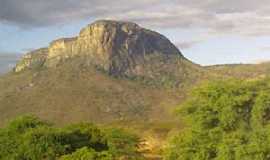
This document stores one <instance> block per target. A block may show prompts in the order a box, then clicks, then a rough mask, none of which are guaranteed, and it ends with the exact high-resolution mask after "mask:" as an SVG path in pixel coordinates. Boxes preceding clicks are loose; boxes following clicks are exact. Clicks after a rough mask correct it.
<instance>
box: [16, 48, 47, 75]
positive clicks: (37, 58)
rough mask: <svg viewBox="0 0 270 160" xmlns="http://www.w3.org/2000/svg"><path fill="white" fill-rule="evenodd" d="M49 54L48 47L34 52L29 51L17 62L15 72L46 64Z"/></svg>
mask: <svg viewBox="0 0 270 160" xmlns="http://www.w3.org/2000/svg"><path fill="white" fill-rule="evenodd" d="M47 56H48V48H41V49H38V50H35V51H32V52H29V53H27V54H26V55H24V56H23V57H22V59H21V60H20V61H19V62H18V63H17V65H16V67H15V68H14V71H15V72H20V71H23V70H25V69H37V68H40V67H42V66H43V65H44V63H45V61H46V60H47Z"/></svg>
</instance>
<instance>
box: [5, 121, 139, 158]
mask: <svg viewBox="0 0 270 160" xmlns="http://www.w3.org/2000/svg"><path fill="white" fill-rule="evenodd" d="M137 144H138V138H137V137H136V136H135V135H132V134H130V133H127V132H125V131H123V130H120V129H101V128H98V127H96V126H94V125H93V124H76V125H70V126H67V127H64V128H56V127H53V126H52V125H51V124H49V123H47V122H44V121H41V120H40V119H38V118H36V117H33V116H23V117H19V118H17V119H15V120H13V121H12V122H10V123H9V124H8V125H7V126H6V127H5V128H2V129H1V130H0V159H1V160H45V159H46V160H113V159H120V158H121V159H131V160H132V159H136V160H137V159H140V158H141V157H140V155H139V154H138V153H137V152H136V147H137Z"/></svg>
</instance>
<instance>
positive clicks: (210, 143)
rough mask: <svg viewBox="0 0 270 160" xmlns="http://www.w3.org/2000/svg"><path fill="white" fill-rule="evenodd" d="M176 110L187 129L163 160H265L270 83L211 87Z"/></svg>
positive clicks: (269, 148) (269, 149)
mask: <svg viewBox="0 0 270 160" xmlns="http://www.w3.org/2000/svg"><path fill="white" fill-rule="evenodd" d="M180 108H181V109H180V114H181V115H182V117H185V120H186V121H187V124H190V125H189V126H188V127H187V129H186V130H185V131H184V132H181V133H180V134H179V135H177V136H176V137H174V138H173V139H172V141H171V143H170V146H169V147H168V150H167V152H166V159H168V160H268V159H270V83H269V79H268V80H259V81H245V82H243V81H238V80H222V81H215V82H210V83H207V84H204V85H202V86H200V87H197V88H196V89H194V90H193V92H192V93H191V95H190V96H189V98H188V99H187V101H186V102H185V103H184V104H183V105H182V106H181V107H180Z"/></svg>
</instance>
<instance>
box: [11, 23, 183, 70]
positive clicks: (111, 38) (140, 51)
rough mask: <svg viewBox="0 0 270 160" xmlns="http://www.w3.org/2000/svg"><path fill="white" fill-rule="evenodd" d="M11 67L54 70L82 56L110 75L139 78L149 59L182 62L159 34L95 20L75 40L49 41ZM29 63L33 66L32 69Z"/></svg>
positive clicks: (140, 28) (124, 24)
mask: <svg viewBox="0 0 270 160" xmlns="http://www.w3.org/2000/svg"><path fill="white" fill-rule="evenodd" d="M27 55H29V56H28V57H27V58H23V59H22V60H21V62H19V63H18V65H17V67H16V68H15V71H16V72H20V71H22V70H24V69H29V68H35V67H34V66H37V67H41V66H46V67H54V66H56V65H59V64H60V63H61V62H63V61H64V60H65V59H70V58H73V57H84V60H85V61H86V62H87V64H92V65H95V66H98V67H99V68H102V69H104V70H105V71H107V72H109V73H110V74H116V75H139V74H141V73H142V72H143V70H144V68H145V66H146V65H147V63H148V62H149V61H152V60H153V59H159V61H162V63H167V62H168V61H167V60H168V59H169V57H174V59H175V58H176V59H184V58H183V56H182V54H181V53H180V51H179V50H178V49H177V47H175V46H174V45H173V44H172V43H171V42H170V41H169V40H168V39H167V38H166V37H164V36H163V35H161V34H159V33H157V32H154V31H151V30H148V29H145V28H142V27H140V26H139V25H137V24H135V23H132V22H121V21H112V20H99V21H96V22H94V23H92V24H90V25H88V26H87V27H85V28H83V29H82V30H81V31H80V34H79V36H78V37H74V38H63V39H59V40H56V41H53V42H52V43H51V44H50V46H49V47H48V48H46V49H42V52H40V50H37V51H34V52H31V53H29V54H27ZM33 64H35V65H34V66H33Z"/></svg>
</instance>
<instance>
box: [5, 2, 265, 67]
mask: <svg viewBox="0 0 270 160" xmlns="http://www.w3.org/2000/svg"><path fill="white" fill-rule="evenodd" d="M100 19H113V20H122V21H132V22H135V23H138V24H139V25H140V26H142V27H145V28H149V29H151V30H155V31H158V32H160V33H161V34H163V35H165V36H166V37H168V38H169V39H170V40H171V41H172V42H173V43H174V44H175V45H176V46H177V47H178V48H179V49H180V51H181V52H182V54H183V55H184V56H185V57H187V58H188V59H190V60H191V61H193V62H195V63H198V64H201V65H213V64H225V63H226V64H227V63H258V62H263V61H268V60H270V1H269V0H128V1H127V0H23V1H22V0H0V37H1V40H0V72H1V68H3V67H2V66H3V65H4V64H5V66H6V67H7V66H12V65H14V60H15V61H16V60H17V59H18V54H24V53H26V52H28V51H31V50H34V49H38V48H40V47H46V46H48V44H49V43H50V42H51V41H52V40H55V39H58V38H62V37H73V36H77V35H78V33H79V31H80V29H81V28H83V27H85V26H86V25H87V24H89V23H92V22H94V21H95V20H100ZM12 58H14V59H12ZM11 59H12V60H11Z"/></svg>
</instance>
